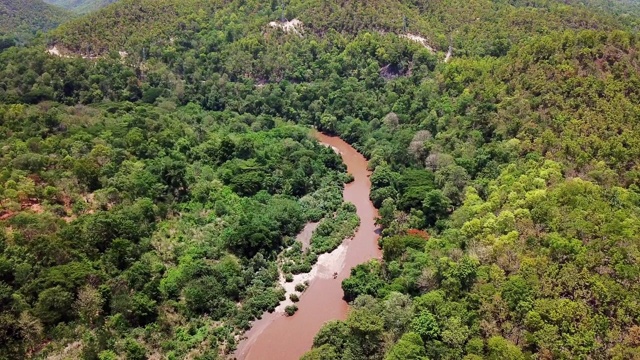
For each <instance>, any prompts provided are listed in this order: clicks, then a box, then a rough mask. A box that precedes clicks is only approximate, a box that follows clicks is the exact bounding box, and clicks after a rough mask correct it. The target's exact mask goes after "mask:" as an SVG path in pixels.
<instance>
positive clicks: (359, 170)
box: [234, 132, 381, 360]
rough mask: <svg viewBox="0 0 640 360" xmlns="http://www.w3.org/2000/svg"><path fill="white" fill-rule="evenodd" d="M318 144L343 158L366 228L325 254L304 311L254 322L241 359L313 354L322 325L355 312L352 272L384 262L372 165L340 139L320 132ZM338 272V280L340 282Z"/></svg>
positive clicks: (287, 359) (349, 193) (347, 193)
mask: <svg viewBox="0 0 640 360" xmlns="http://www.w3.org/2000/svg"><path fill="white" fill-rule="evenodd" d="M314 136H315V137H316V139H317V140H318V141H320V142H321V143H322V144H324V145H326V146H331V147H332V148H333V149H334V150H336V151H337V152H338V153H340V155H341V156H342V160H343V161H344V163H345V164H346V165H347V171H348V172H349V173H350V174H352V175H353V177H354V181H353V182H351V183H350V184H347V185H346V186H345V188H344V193H343V196H344V200H345V201H348V202H351V203H353V204H354V205H355V206H356V209H357V214H358V216H359V217H360V226H359V228H358V231H357V232H356V234H355V236H354V237H353V238H352V239H350V240H347V241H345V242H344V243H343V244H342V245H341V246H340V247H339V248H338V249H336V250H334V251H333V252H332V253H331V254H326V255H322V256H321V257H320V258H319V260H318V264H317V268H316V269H314V271H315V273H314V276H313V278H312V280H311V282H310V286H309V288H308V289H307V290H306V291H305V292H304V293H303V295H302V297H301V298H300V302H299V303H298V308H299V310H298V311H297V312H296V314H295V315H294V316H291V317H287V316H284V314H283V313H281V312H273V313H270V314H269V313H267V314H265V315H264V316H263V317H262V319H260V320H257V321H255V322H254V323H253V327H252V328H251V330H249V331H248V332H247V333H246V334H245V336H246V339H245V340H243V341H242V342H241V343H240V344H239V346H238V350H237V351H236V352H235V355H234V356H235V357H236V358H237V359H240V360H294V359H299V358H300V357H301V356H302V355H303V354H304V353H305V352H307V351H308V350H309V349H311V345H312V344H313V337H314V336H315V334H316V333H317V332H318V330H320V328H321V327H322V325H323V324H324V323H325V322H327V321H329V320H335V319H345V318H346V316H347V311H348V309H349V307H348V305H347V303H346V302H345V301H344V300H343V299H342V296H343V292H342V287H341V284H342V280H343V279H345V278H346V277H348V276H349V273H350V270H351V268H352V267H354V266H356V265H358V264H361V263H363V262H366V261H367V260H369V259H372V258H380V257H381V252H380V249H379V248H378V233H377V230H378V229H377V227H376V225H375V218H376V216H377V210H376V209H375V208H374V207H373V204H371V201H370V200H369V192H370V190H371V182H370V181H369V175H370V171H368V170H367V160H366V159H365V158H364V156H362V154H360V153H358V152H357V151H356V149H354V148H353V147H351V145H349V144H347V143H346V142H344V141H343V140H341V139H340V138H338V137H334V136H328V135H325V134H322V133H318V132H316V133H315V134H314ZM334 273H337V277H336V278H334V275H333V274H334Z"/></svg>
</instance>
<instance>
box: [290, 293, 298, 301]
mask: <svg viewBox="0 0 640 360" xmlns="http://www.w3.org/2000/svg"><path fill="white" fill-rule="evenodd" d="M289 299H290V300H291V301H293V302H298V301H300V298H299V297H298V295H296V294H291V295H289Z"/></svg>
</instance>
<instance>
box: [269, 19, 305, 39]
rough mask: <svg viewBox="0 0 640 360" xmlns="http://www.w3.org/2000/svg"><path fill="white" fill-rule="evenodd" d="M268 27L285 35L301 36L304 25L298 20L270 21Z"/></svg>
mask: <svg viewBox="0 0 640 360" xmlns="http://www.w3.org/2000/svg"><path fill="white" fill-rule="evenodd" d="M269 26H270V27H272V28H276V29H281V30H282V31H284V32H285V33H287V34H290V33H294V34H298V35H300V36H302V33H303V32H304V24H303V23H302V21H300V20H298V19H293V20H291V21H272V22H270V23H269Z"/></svg>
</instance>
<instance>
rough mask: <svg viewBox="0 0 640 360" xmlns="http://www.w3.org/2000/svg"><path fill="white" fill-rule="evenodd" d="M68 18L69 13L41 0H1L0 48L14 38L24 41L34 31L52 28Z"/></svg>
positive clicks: (7, 44) (6, 45)
mask: <svg viewBox="0 0 640 360" xmlns="http://www.w3.org/2000/svg"><path fill="white" fill-rule="evenodd" d="M70 18H71V14H69V13H67V12H66V11H64V10H63V9H61V8H59V7H56V6H51V5H48V4H46V3H44V2H43V1H42V0H3V1H2V2H1V3H0V49H4V48H5V47H8V46H9V45H12V44H13V42H14V41H15V40H18V41H22V42H24V41H26V40H28V39H30V38H31V37H32V36H33V34H34V33H35V32H37V31H41V30H42V31H44V30H50V29H53V28H55V27H56V26H58V25H59V24H61V23H62V22H63V21H65V20H68V19H70ZM9 41H11V43H9Z"/></svg>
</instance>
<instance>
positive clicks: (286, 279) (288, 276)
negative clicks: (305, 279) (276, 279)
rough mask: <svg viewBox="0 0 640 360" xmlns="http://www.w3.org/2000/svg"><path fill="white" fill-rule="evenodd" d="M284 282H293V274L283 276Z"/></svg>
mask: <svg viewBox="0 0 640 360" xmlns="http://www.w3.org/2000/svg"><path fill="white" fill-rule="evenodd" d="M284 280H285V281H286V282H292V281H293V274H286V275H285V276H284Z"/></svg>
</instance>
